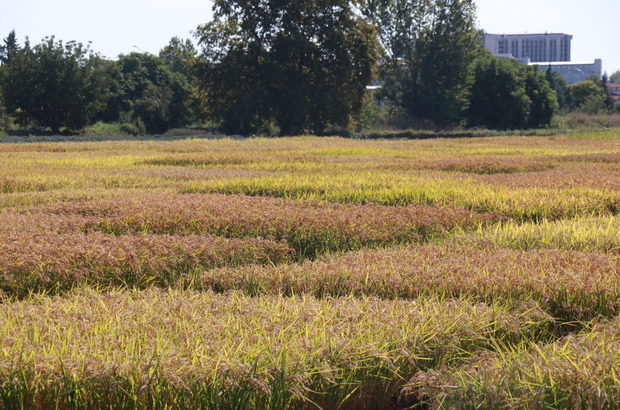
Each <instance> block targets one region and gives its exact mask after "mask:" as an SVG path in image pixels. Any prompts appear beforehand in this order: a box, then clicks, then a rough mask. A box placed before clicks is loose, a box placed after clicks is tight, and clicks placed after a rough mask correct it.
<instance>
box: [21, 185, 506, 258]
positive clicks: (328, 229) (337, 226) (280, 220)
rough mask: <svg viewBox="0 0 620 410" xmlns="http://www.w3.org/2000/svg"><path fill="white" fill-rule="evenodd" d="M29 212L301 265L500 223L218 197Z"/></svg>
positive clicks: (443, 214)
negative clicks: (255, 244) (206, 237)
mask: <svg viewBox="0 0 620 410" xmlns="http://www.w3.org/2000/svg"><path fill="white" fill-rule="evenodd" d="M28 212H30V213H32V214H36V213H37V212H40V213H41V214H43V215H48V214H50V213H51V214H57V215H59V216H61V217H62V218H68V219H69V220H70V221H78V220H79V217H83V218H85V221H84V222H83V223H81V225H80V227H79V229H80V230H82V231H86V232H92V231H101V232H104V233H112V234H123V233H126V232H145V233H150V234H213V235H218V236H224V237H228V238H234V237H263V238H274V239H275V240H276V241H286V243H287V244H288V245H289V246H290V247H291V248H292V249H294V250H295V251H296V252H297V254H298V257H300V258H305V257H315V256H317V255H320V254H323V253H326V252H342V251H348V250H353V249H359V248H361V247H367V246H385V245H393V244H399V243H408V242H420V241H428V240H430V239H432V238H434V237H442V236H445V235H446V234H448V233H450V232H453V231H455V230H459V231H467V230H471V229H474V228H478V227H480V226H484V225H488V224H492V223H494V222H497V221H499V220H501V219H502V218H500V217H499V216H498V215H495V214H477V213H474V212H471V211H468V210H465V209H462V208H449V207H439V206H406V207H391V206H380V205H373V204H367V205H357V204H338V203H329V202H324V201H289V200H284V199H279V198H267V197H248V196H243V195H220V194H212V195H195V194H185V195H165V196H143V197H137V198H133V199H119V200H106V201H86V202H73V203H66V204H60V205H54V206H41V207H39V208H36V209H30V210H29V211H28ZM76 215H77V216H78V217H76ZM35 217H36V216H35ZM74 223H75V222H74ZM74 227H75V226H74V225H73V226H72V229H73V228H74Z"/></svg>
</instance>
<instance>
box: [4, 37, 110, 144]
mask: <svg viewBox="0 0 620 410" xmlns="http://www.w3.org/2000/svg"><path fill="white" fill-rule="evenodd" d="M101 65H102V61H101V58H100V57H99V56H98V55H97V54H94V53H92V52H90V50H89V49H88V48H87V47H86V48H85V47H84V46H83V45H82V44H80V43H76V42H73V41H70V42H68V43H67V44H63V42H62V41H58V42H57V41H55V40H54V37H51V38H46V39H45V40H44V41H43V42H42V43H41V44H38V45H36V46H34V47H31V46H30V43H29V42H28V41H26V45H25V47H24V49H23V50H21V51H20V52H18V53H17V54H15V55H14V56H13V58H12V60H11V63H10V64H8V65H7V67H6V68H5V69H4V70H3V72H2V74H3V97H4V105H5V107H6V110H7V112H8V113H9V114H10V115H11V116H13V117H14V118H15V120H16V121H17V122H18V123H20V124H22V125H28V124H30V123H31V122H35V123H38V124H40V125H45V126H49V127H50V128H51V129H52V130H53V131H54V132H58V131H59V130H60V128H62V127H66V128H68V129H71V130H78V129H81V128H83V127H84V126H86V125H87V124H89V123H90V121H91V120H92V119H93V118H94V116H95V115H96V114H97V113H98V112H99V111H100V110H101V109H102V107H103V106H104V104H105V99H106V96H105V94H104V92H103V91H104V89H105V87H106V85H107V83H108V79H107V77H106V75H105V74H104V72H103V71H102V70H100V67H101Z"/></svg>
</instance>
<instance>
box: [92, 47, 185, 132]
mask: <svg viewBox="0 0 620 410" xmlns="http://www.w3.org/2000/svg"><path fill="white" fill-rule="evenodd" d="M106 69H107V72H108V73H109V75H110V76H111V77H112V78H113V80H114V82H113V84H112V86H111V87H110V89H109V94H110V95H111V98H110V100H109V102H108V104H107V107H106V109H105V111H104V112H102V113H101V115H100V116H99V118H98V119H99V120H101V121H106V122H115V121H121V120H132V121H134V122H136V123H138V124H140V125H141V126H143V127H144V130H145V131H146V132H149V133H161V132H165V131H166V130H168V129H170V128H174V127H179V126H183V125H185V124H187V123H188V122H189V121H190V120H191V112H190V110H189V108H188V101H189V98H190V96H191V86H190V84H189V81H188V78H187V76H186V75H184V74H183V73H181V72H174V71H173V70H172V69H171V67H169V66H168V65H167V64H166V61H165V60H164V59H162V58H160V57H158V56H155V55H152V54H144V53H131V54H128V55H121V56H120V57H119V59H118V60H117V61H116V62H114V63H111V64H109V65H108V66H107V68H106Z"/></svg>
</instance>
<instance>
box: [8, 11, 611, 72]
mask: <svg viewBox="0 0 620 410" xmlns="http://www.w3.org/2000/svg"><path fill="white" fill-rule="evenodd" d="M2 2H3V3H5V4H3V5H2V7H1V8H0V10H1V12H0V37H2V38H4V37H6V36H7V34H8V33H9V32H10V31H11V30H12V29H15V31H16V33H17V38H18V40H19V42H20V43H22V44H23V41H24V37H25V36H28V37H30V41H31V42H32V43H38V42H40V40H41V39H42V38H43V37H45V36H50V35H55V36H56V38H57V39H61V40H64V41H69V40H77V41H80V42H82V43H87V42H88V41H92V46H91V48H92V49H93V50H94V51H97V52H100V53H101V54H102V55H104V56H106V57H109V58H116V57H117V56H118V55H119V54H120V53H124V54H127V53H130V52H131V51H135V50H136V49H135V48H133V46H134V45H136V46H138V47H139V48H140V49H141V50H144V51H146V52H150V53H157V52H158V51H159V49H161V48H162V47H164V46H165V45H166V44H167V43H168V41H169V40H170V38H172V37H173V36H178V37H181V38H190V36H191V34H190V31H191V30H194V29H195V28H196V27H197V26H198V25H199V24H202V23H205V22H207V21H208V20H209V19H210V18H211V5H212V3H211V2H210V1H207V0H174V1H164V0H105V1H101V0H97V1H93V0H53V1H50V0H11V1H9V0H3V1H2ZM476 4H477V6H478V25H479V27H480V28H482V29H484V30H486V31H487V32H489V33H494V34H502V33H525V32H528V33H538V32H541V33H544V32H562V33H567V34H572V35H573V36H574V38H573V43H572V45H573V47H572V57H573V58H572V59H573V61H592V60H594V59H595V58H602V59H603V67H604V70H606V71H607V72H608V73H609V74H611V73H612V72H614V71H616V70H619V69H620V19H619V18H618V16H619V15H620V10H619V9H620V1H619V0H588V1H585V0H477V2H476Z"/></svg>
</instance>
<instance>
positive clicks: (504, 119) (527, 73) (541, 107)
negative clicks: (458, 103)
mask: <svg viewBox="0 0 620 410" xmlns="http://www.w3.org/2000/svg"><path fill="white" fill-rule="evenodd" d="M472 74H473V82H472V85H471V95H470V98H469V106H468V108H467V110H466V111H465V115H466V119H467V124H468V125H469V126H471V127H487V128H492V129H502V130H504V129H525V128H538V127H543V126H546V125H548V124H550V123H551V120H552V118H553V113H554V112H555V110H556V109H557V108H558V103H557V98H556V93H555V91H553V90H552V89H551V86H550V85H549V83H548V82H547V80H546V78H545V77H546V75H545V73H543V72H539V71H538V68H537V67H535V66H523V65H520V64H518V63H517V62H516V61H515V60H512V59H500V58H497V57H494V56H492V55H490V54H486V55H485V56H483V57H481V58H479V59H477V60H476V62H475V63H474V65H473V68H472Z"/></svg>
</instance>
